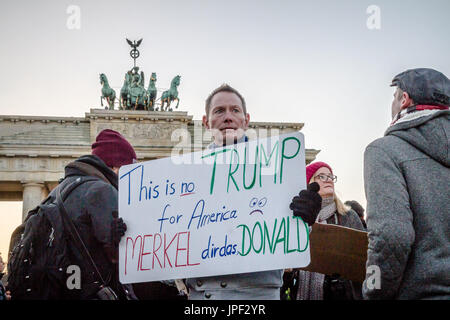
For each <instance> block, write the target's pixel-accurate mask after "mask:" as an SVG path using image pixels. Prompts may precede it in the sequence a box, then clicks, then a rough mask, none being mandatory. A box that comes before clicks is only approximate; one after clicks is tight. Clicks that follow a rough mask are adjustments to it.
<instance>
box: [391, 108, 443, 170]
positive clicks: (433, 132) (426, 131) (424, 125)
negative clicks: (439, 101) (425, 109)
mask: <svg viewBox="0 0 450 320" xmlns="http://www.w3.org/2000/svg"><path fill="white" fill-rule="evenodd" d="M449 120H450V111H449V110H443V111H437V112H435V113H433V114H431V115H428V116H424V117H420V118H417V119H414V120H410V121H405V122H401V123H398V124H395V125H393V126H391V127H389V128H388V129H387V130H386V132H385V134H384V135H385V136H388V135H391V136H396V137H398V138H400V139H402V140H405V141H406V142H408V143H409V144H411V145H412V146H414V147H415V148H416V149H418V150H420V151H421V152H423V153H425V154H427V155H428V156H429V157H431V158H432V159H434V160H436V161H438V162H439V163H441V164H443V165H444V166H446V167H449V166H450V159H449V136H450V122H449Z"/></svg>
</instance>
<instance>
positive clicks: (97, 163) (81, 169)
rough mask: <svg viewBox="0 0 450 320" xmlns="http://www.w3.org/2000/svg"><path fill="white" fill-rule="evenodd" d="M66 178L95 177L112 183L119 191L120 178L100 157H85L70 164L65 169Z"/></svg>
mask: <svg viewBox="0 0 450 320" xmlns="http://www.w3.org/2000/svg"><path fill="white" fill-rule="evenodd" d="M64 171H65V177H70V176H94V177H98V178H100V179H101V180H103V181H105V182H107V183H110V184H112V185H113V186H114V188H116V189H117V186H118V177H117V175H116V174H115V173H114V171H112V170H111V168H109V167H108V166H107V165H106V164H105V163H104V162H103V161H102V159H100V158H99V157H97V156H95V155H91V154H89V155H85V156H81V157H79V158H78V159H77V160H75V161H74V162H71V163H69V164H68V165H67V166H66V167H65V169H64Z"/></svg>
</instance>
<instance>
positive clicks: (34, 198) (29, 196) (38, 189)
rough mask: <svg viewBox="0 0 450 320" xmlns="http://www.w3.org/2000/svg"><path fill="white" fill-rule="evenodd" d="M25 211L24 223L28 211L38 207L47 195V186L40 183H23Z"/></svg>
mask: <svg viewBox="0 0 450 320" xmlns="http://www.w3.org/2000/svg"><path fill="white" fill-rule="evenodd" d="M22 185H23V209H22V221H23V220H25V218H26V216H27V213H28V211H30V210H31V209H33V208H34V207H36V206H37V205H38V204H39V203H40V202H41V201H42V200H43V195H44V194H45V185H44V183H40V182H27V183H23V184H22Z"/></svg>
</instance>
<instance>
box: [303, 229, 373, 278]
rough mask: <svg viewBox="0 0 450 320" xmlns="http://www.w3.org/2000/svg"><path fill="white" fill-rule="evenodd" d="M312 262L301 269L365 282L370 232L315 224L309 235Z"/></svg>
mask: <svg viewBox="0 0 450 320" xmlns="http://www.w3.org/2000/svg"><path fill="white" fill-rule="evenodd" d="M309 240H310V244H311V245H310V250H311V251H310V252H311V263H310V264H309V265H308V266H307V267H305V268H302V269H303V270H306V271H311V272H318V273H323V274H328V275H332V274H339V275H340V276H341V277H342V278H344V279H347V280H352V281H356V282H363V281H364V279H365V276H366V260H367V244H368V238H367V232H365V231H360V230H355V229H351V228H347V227H342V226H336V225H330V224H321V223H315V224H314V225H313V226H312V230H311V234H310V238H309Z"/></svg>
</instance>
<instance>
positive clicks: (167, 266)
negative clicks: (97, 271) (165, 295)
mask: <svg viewBox="0 0 450 320" xmlns="http://www.w3.org/2000/svg"><path fill="white" fill-rule="evenodd" d="M305 181H306V178H305V146H304V136H303V134H302V133H300V132H296V133H291V134H285V135H281V136H276V137H269V138H266V139H261V140H252V141H248V142H245V143H239V144H235V145H230V146H225V147H222V148H216V149H206V150H203V151H201V152H195V153H190V154H184V155H179V156H172V157H170V158H163V159H157V160H152V161H147V162H141V163H136V164H132V165H127V166H123V167H121V168H120V171H119V215H120V216H121V217H122V218H123V220H124V221H125V223H126V224H127V227H128V230H127V232H126V234H125V236H124V237H122V239H121V242H120V245H119V273H120V281H121V282H122V283H136V282H147V281H157V280H168V279H180V278H192V277H203V276H214V275H221V274H233V273H247V272H257V271H265V270H275V269H284V268H297V267H305V266H307V265H308V264H309V262H310V255H309V235H308V227H307V225H306V224H305V223H304V222H303V221H302V220H301V219H300V218H296V217H293V215H292V211H291V210H290V209H289V204H290V203H291V200H292V198H293V197H294V196H295V195H296V194H298V192H299V191H300V190H302V189H305V186H306V183H305Z"/></svg>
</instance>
